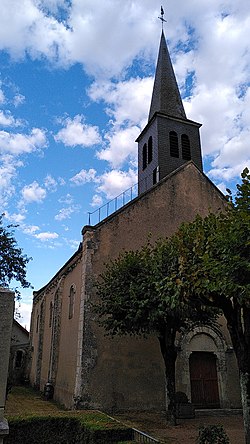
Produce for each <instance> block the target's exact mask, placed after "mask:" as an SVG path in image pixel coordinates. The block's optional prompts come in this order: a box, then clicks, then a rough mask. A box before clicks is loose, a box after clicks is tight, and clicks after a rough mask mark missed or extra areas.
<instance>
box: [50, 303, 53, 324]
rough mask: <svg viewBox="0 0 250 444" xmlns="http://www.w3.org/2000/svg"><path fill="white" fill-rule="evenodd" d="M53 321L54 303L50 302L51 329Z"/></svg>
mask: <svg viewBox="0 0 250 444" xmlns="http://www.w3.org/2000/svg"><path fill="white" fill-rule="evenodd" d="M52 319H53V302H52V301H50V306H49V327H51V325H52Z"/></svg>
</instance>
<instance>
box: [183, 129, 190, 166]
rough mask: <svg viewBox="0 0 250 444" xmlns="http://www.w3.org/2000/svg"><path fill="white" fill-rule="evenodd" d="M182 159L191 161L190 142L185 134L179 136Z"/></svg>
mask: <svg viewBox="0 0 250 444" xmlns="http://www.w3.org/2000/svg"><path fill="white" fill-rule="evenodd" d="M181 149H182V159H184V160H191V151H190V141H189V137H188V136H187V135H186V134H182V136H181Z"/></svg>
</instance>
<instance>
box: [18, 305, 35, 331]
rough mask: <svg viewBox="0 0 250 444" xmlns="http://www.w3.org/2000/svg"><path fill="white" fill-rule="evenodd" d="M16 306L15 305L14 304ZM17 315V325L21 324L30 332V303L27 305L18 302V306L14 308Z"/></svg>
mask: <svg viewBox="0 0 250 444" xmlns="http://www.w3.org/2000/svg"><path fill="white" fill-rule="evenodd" d="M16 305H17V304H16ZM16 309H17V311H18V313H19V314H20V318H19V317H18V318H17V321H18V322H19V324H21V325H22V326H23V327H24V328H26V330H28V331H29V330H30V318H31V311H32V302H30V303H29V304H28V303H27V302H23V301H20V302H18V306H17V307H16Z"/></svg>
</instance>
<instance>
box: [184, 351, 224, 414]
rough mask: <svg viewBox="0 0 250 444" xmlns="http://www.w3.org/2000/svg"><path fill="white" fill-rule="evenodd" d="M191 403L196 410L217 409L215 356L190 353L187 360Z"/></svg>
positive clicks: (218, 405) (217, 391) (218, 403)
mask: <svg viewBox="0 0 250 444" xmlns="http://www.w3.org/2000/svg"><path fill="white" fill-rule="evenodd" d="M189 370H190V383H191V401H192V403H193V404H194V405H195V407H196V408H210V409H213V408H219V407H220V398H219V390H218V378H217V366H216V355H215V354H214V353H211V352H192V353H191V355H190V358H189Z"/></svg>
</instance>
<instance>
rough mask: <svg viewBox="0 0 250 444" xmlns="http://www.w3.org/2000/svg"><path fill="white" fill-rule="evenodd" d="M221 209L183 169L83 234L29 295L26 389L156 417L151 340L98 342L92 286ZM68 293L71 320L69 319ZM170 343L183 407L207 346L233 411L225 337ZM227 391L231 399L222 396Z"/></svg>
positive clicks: (159, 398) (156, 375) (157, 390)
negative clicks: (108, 267)
mask: <svg viewBox="0 0 250 444" xmlns="http://www.w3.org/2000/svg"><path fill="white" fill-rule="evenodd" d="M194 190H195V192H194ZM173 202H174V205H173ZM225 205H226V202H225V199H224V197H223V195H222V194H221V193H220V191H218V190H217V188H216V187H215V186H214V185H213V184H212V182H211V181H209V179H207V177H206V176H205V175H204V174H203V173H202V172H201V171H200V170H199V169H198V168H197V167H196V166H195V165H194V164H193V163H192V162H189V163H186V164H185V165H184V166H183V167H181V168H179V169H178V170H176V171H175V172H174V173H172V174H170V175H169V176H167V177H166V178H164V179H163V180H162V181H160V182H159V183H158V184H157V185H156V186H155V187H153V188H152V189H151V190H150V191H148V192H147V193H144V194H143V195H141V196H140V197H139V198H136V199H134V200H133V201H132V202H130V203H129V204H127V205H126V206H125V207H123V208H122V209H120V210H118V211H117V212H116V213H114V214H112V215H111V216H109V217H108V218H107V219H105V220H104V221H102V222H101V223H99V224H97V225H96V226H93V227H91V226H86V227H84V229H83V242H82V245H81V247H80V249H79V250H78V251H77V252H76V254H75V255H74V256H73V257H72V258H71V259H70V260H69V261H68V263H67V264H65V266H64V267H63V268H62V269H61V270H60V271H59V272H58V273H57V274H56V276H55V277H54V278H53V279H52V280H51V281H50V282H49V284H48V285H47V286H45V287H44V288H43V289H41V290H40V291H39V292H36V293H35V295H34V306H33V313H32V319H33V322H32V344H33V356H32V368H31V381H32V383H33V384H36V385H37V386H38V387H39V388H40V389H41V390H42V389H43V387H44V385H45V384H46V382H48V381H49V382H52V383H53V385H54V388H55V394H54V396H55V399H56V400H58V401H60V402H62V403H63V404H65V405H66V406H67V407H70V408H74V407H81V408H95V409H104V410H106V411H112V410H127V409H129V410H138V409H141V410H152V409H163V408H164V406H165V378H164V366H163V362H162V358H161V354H160V349H159V345H158V340H157V339H156V338H155V337H149V338H147V339H144V338H139V337H136V338H131V337H122V338H120V337H119V338H114V339H111V338H108V337H107V336H105V332H104V331H103V330H102V329H101V328H100V327H99V325H98V322H97V319H96V315H95V314H94V312H93V307H92V303H93V302H95V300H96V297H95V286H94V283H95V281H96V280H97V279H98V276H99V275H100V273H102V271H103V270H104V264H105V263H106V262H107V261H109V260H110V259H114V258H116V257H117V256H118V255H119V253H120V252H121V251H124V250H125V249H126V250H130V249H138V248H140V247H141V246H142V245H144V244H145V242H146V241H147V239H148V237H149V236H150V235H151V241H152V242H154V241H156V240H157V239H158V238H159V237H162V236H171V235H172V234H173V233H174V232H175V231H176V230H177V228H178V226H179V225H180V223H181V222H184V221H191V220H192V219H194V217H195V216H196V214H197V213H199V214H200V215H201V216H204V215H206V214H207V213H208V212H209V211H215V212H217V211H219V210H222V209H223V208H224V207H225ZM72 285H75V300H74V314H73V317H72V318H71V319H69V304H70V301H69V295H70V288H71V287H72ZM51 302H52V303H53V307H54V311H53V315H52V320H51V313H50V307H51ZM53 319H54V321H53ZM53 328H54V332H53ZM207 338H209V339H207ZM205 339H206V341H205ZM178 341H179V342H178V344H177V346H178V350H179V355H178V362H177V369H178V370H177V389H178V390H181V391H184V392H185V393H186V394H187V395H188V397H189V399H190V395H191V388H190V378H189V357H190V355H191V353H192V352H193V351H197V350H199V349H201V350H204V347H205V345H204V344H207V345H206V348H205V349H206V350H207V351H209V352H211V353H215V355H216V357H217V366H218V380H219V390H220V405H221V407H228V406H231V407H239V393H238V387H237V382H236V383H235V381H237V377H236V372H237V366H236V363H235V360H234V357H233V353H232V348H231V343H230V340H229V337H228V335H226V330H225V329H224V328H223V329H221V330H218V331H210V330H209V331H208V330H206V329H204V331H203V332H201V331H198V330H197V331H194V332H192V333H188V334H187V335H186V336H185V337H184V338H182V339H181V338H179V340H178ZM199 347H200V348H199ZM53 362H54V364H53ZM228 370H229V372H228ZM232 384H233V385H234V386H235V390H234V392H232V390H229V386H231V385H232Z"/></svg>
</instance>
